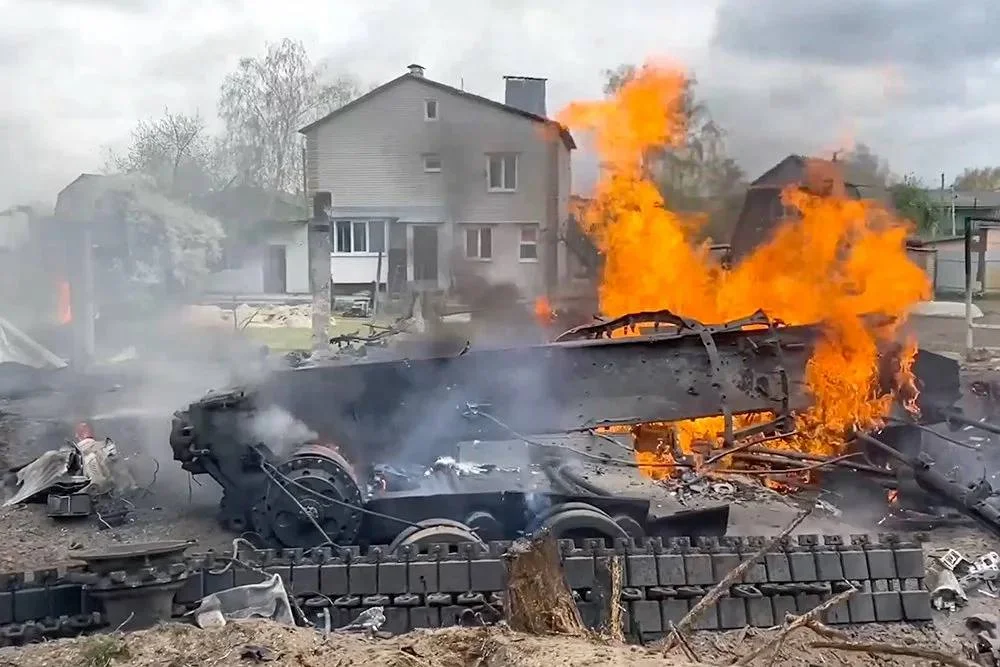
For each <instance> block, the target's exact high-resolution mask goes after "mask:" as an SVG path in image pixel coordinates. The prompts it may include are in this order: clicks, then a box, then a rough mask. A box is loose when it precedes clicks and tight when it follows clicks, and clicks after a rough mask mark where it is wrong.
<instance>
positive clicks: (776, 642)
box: [736, 587, 858, 665]
mask: <svg viewBox="0 0 1000 667" xmlns="http://www.w3.org/2000/svg"><path fill="white" fill-rule="evenodd" d="M857 592H858V589H857V588H854V587H851V589H850V590H846V591H843V592H842V593H837V594H836V595H834V596H833V597H832V598H830V599H829V600H827V601H825V602H823V603H822V604H819V605H817V606H815V607H813V608H812V609H810V610H809V611H807V612H806V613H804V614H802V615H801V616H792V615H791V614H788V615H786V616H785V620H786V622H787V620H788V618H789V616H791V617H792V618H793V619H794V620H792V621H791V622H790V623H787V625H785V626H784V627H783V628H782V629H781V632H779V633H778V634H777V636H775V637H774V639H772V640H771V641H769V642H767V643H765V644H764V645H762V646H760V647H759V648H756V649H754V650H753V651H751V652H750V653H747V654H746V655H745V656H743V657H742V658H740V659H739V660H737V661H736V664H737V665H749V664H750V663H751V662H753V661H754V660H756V659H757V658H758V657H760V655H761V654H763V653H764V652H765V651H767V650H768V649H770V648H772V647H775V652H777V651H780V650H781V645H782V644H784V642H785V638H786V637H788V635H789V634H791V633H792V632H794V631H795V630H797V629H799V628H801V627H808V626H809V625H810V623H811V622H813V621H817V622H818V621H819V616H820V614H822V613H823V612H824V611H826V610H827V609H829V608H830V607H835V606H837V605H838V604H840V603H841V602H844V601H846V600H847V598H849V597H851V596H852V595H854V594H855V593H857ZM824 627H825V626H824Z"/></svg>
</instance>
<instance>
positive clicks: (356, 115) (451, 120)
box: [300, 65, 576, 298]
mask: <svg viewBox="0 0 1000 667" xmlns="http://www.w3.org/2000/svg"><path fill="white" fill-rule="evenodd" d="M505 82H506V95H505V103H500V102H496V101H494V100H490V99H488V98H485V97H481V96H479V95H473V94H471V93H467V92H465V91H463V90H460V89H458V88H454V87H452V86H449V85H445V84H443V83H439V82H437V81H434V80H432V79H429V78H427V77H426V76H425V75H424V68H422V67H420V66H419V65H410V66H409V69H408V71H407V72H406V73H405V74H403V75H402V76H400V77H398V78H396V79H393V80H392V81H389V82H388V83H386V84H384V85H382V86H379V87H378V88H375V89H374V90H372V91H371V92H369V93H368V94H366V95H364V96H362V97H360V98H358V99H356V100H354V101H353V102H351V103H349V104H347V105H345V106H343V107H341V108H339V109H337V110H336V111H334V112H333V113H331V114H329V115H327V116H326V117H324V118H321V119H319V120H317V121H316V122H314V123H312V124H310V125H308V126H306V127H304V128H302V129H301V130H300V132H301V133H302V134H304V135H305V137H306V147H307V148H306V165H307V166H306V173H307V187H308V190H309V194H310V195H311V194H312V193H315V192H320V191H328V192H330V193H331V194H332V196H333V205H332V211H331V223H332V224H331V233H332V235H333V245H332V256H331V261H330V266H331V275H332V278H333V282H334V284H335V285H336V287H337V289H338V290H340V289H343V288H344V287H345V286H350V285H361V284H366V285H370V284H371V283H372V282H373V281H374V280H375V274H376V271H377V270H378V266H379V256H380V254H381V255H382V256H383V259H382V262H381V273H380V275H379V282H380V283H381V284H388V285H389V286H390V289H397V288H398V286H400V285H403V284H411V285H415V286H417V287H419V288H432V289H443V290H447V289H449V288H454V287H456V283H458V282H459V281H461V280H462V279H463V276H470V275H474V276H479V277H482V278H486V279H487V280H488V281H489V282H491V283H494V284H514V285H516V286H517V287H518V289H519V290H520V291H521V293H522V294H523V295H524V296H525V297H528V298H530V297H533V296H536V295H538V294H542V293H544V292H545V289H546V286H549V287H551V286H554V285H555V284H556V281H558V280H559V278H560V276H561V275H562V274H563V272H564V271H565V268H562V269H560V267H565V265H566V262H565V252H566V251H565V248H564V247H563V246H561V244H560V243H559V241H558V239H559V237H560V229H561V227H562V226H563V225H565V223H566V220H567V218H568V204H569V189H570V151H571V150H573V149H574V148H576V145H575V143H574V141H573V137H572V136H571V135H570V134H569V132H568V131H567V130H566V128H564V127H563V126H561V125H560V124H558V123H556V122H555V121H553V120H551V119H549V118H547V117H546V115H545V80H544V79H536V78H526V77H505Z"/></svg>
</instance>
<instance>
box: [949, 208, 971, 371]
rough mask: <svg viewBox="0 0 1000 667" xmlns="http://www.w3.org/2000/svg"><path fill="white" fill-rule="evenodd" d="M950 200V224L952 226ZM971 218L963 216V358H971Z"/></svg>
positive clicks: (953, 219) (953, 209)
mask: <svg viewBox="0 0 1000 667" xmlns="http://www.w3.org/2000/svg"><path fill="white" fill-rule="evenodd" d="M954 211H955V208H954V200H952V224H954V221H955V218H954ZM972 347H973V340H972V217H971V216H968V215H967V216H965V358H966V359H971V358H972Z"/></svg>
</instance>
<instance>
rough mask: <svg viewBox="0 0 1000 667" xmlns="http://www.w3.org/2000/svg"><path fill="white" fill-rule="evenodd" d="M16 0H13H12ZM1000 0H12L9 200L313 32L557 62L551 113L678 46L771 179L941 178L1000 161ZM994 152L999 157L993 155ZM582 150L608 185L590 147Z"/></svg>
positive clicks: (718, 112)
mask: <svg viewBox="0 0 1000 667" xmlns="http://www.w3.org/2000/svg"><path fill="white" fill-rule="evenodd" d="M0 4H2V2H0ZM996 27H1000V4H997V3H996V1H995V0H978V1H977V0H953V1H952V2H949V3H946V4H943V5H942V4H940V3H939V2H936V1H933V0H866V1H862V0H836V1H835V0H828V1H827V0H812V1H807V0H802V1H799V0H703V1H702V2H691V1H690V0H619V1H618V2H613V3H612V2H607V1H606V0H578V2H576V3H562V2H556V0H534V1H529V0H489V1H488V2H474V3H470V2H465V1H464V0H380V2H377V3H374V2H373V3H362V2H360V1H357V2H350V3H348V2H338V3H331V2H327V1H326V0H300V2H298V3H295V7H294V8H293V11H290V10H289V8H286V7H284V6H282V5H280V4H278V5H271V4H268V3H246V2H239V1H238V0H205V1H204V2H201V3H197V7H195V8H192V6H191V3H190V2H187V1H186V0H158V2H151V1H149V0H136V1H135V2H125V1H124V0H89V1H86V2H85V1H84V0H32V2H10V3H7V4H6V5H5V14H4V21H3V22H2V23H0V80H2V81H4V82H5V85H6V90H10V91H11V92H12V94H11V95H9V96H8V97H7V99H5V104H4V105H3V107H2V108H0V151H2V152H0V155H4V156H7V159H6V160H0V209H2V208H4V207H6V206H8V205H11V204H15V203H19V202H22V201H29V200H35V199H52V198H53V196H54V194H55V193H56V192H57V191H58V190H59V189H60V188H61V187H63V186H64V185H65V184H66V183H68V182H69V181H70V180H72V179H73V178H74V177H75V176H76V175H77V174H78V173H79V172H81V171H92V170H95V169H98V168H99V167H100V165H101V162H102V156H101V152H100V149H101V147H102V146H103V145H107V144H114V143H117V142H121V141H124V140H125V139H126V138H127V136H128V132H129V130H130V129H131V127H132V126H133V125H134V123H135V122H136V121H137V120H138V119H140V118H149V117H153V116H156V115H158V114H159V113H162V111H163V109H164V108H170V109H171V110H173V111H183V112H187V113H193V112H195V111H199V112H200V113H202V114H203V115H204V116H206V118H208V119H209V120H210V121H211V120H213V119H214V114H215V109H216V101H217V94H218V88H219V84H220V83H221V81H222V78H223V77H224V76H225V74H226V73H227V72H228V71H230V70H231V69H232V68H233V67H234V66H235V64H236V62H237V60H238V59H239V58H240V57H241V56H245V55H254V54H258V53H261V52H263V48H264V42H265V41H276V40H279V39H281V38H283V37H292V38H296V39H301V40H302V41H303V42H304V43H305V45H306V48H307V50H308V51H309V53H310V55H311V56H312V58H313V60H314V61H317V62H322V63H323V64H325V65H326V66H327V68H328V69H329V70H330V71H331V73H333V74H339V73H345V74H352V75H354V76H356V77H357V78H359V79H360V80H361V81H362V82H364V83H380V82H383V81H386V80H388V79H390V78H393V77H395V76H397V75H398V74H399V73H401V72H402V71H403V69H404V67H405V66H406V65H407V64H408V63H410V62H419V63H421V64H423V65H425V66H426V67H427V75H428V76H430V77H431V78H434V79H436V80H439V81H443V82H445V83H449V84H452V85H464V87H465V89H466V90H469V91H471V92H474V93H478V94H482V95H486V96H489V97H492V98H495V99H502V96H503V84H502V76H503V75H505V74H525V75H533V76H544V77H548V79H549V82H548V98H549V109H550V112H555V111H557V110H558V109H559V108H560V107H561V106H562V105H563V104H565V103H567V102H569V101H571V100H574V99H580V98H592V97H596V96H599V95H600V90H601V84H602V80H601V71H602V70H604V69H606V68H613V67H615V66H617V65H618V64H621V63H626V62H629V63H638V62H641V61H643V60H644V59H645V58H647V57H651V56H652V57H658V56H666V57H670V58H673V59H675V60H676V61H677V62H678V63H680V64H683V65H685V66H687V67H689V68H691V69H692V70H693V71H694V72H695V73H697V75H698V80H699V92H700V94H701V95H702V96H703V97H704V99H705V100H706V101H707V102H708V105H709V107H710V109H711V111H712V113H713V115H714V116H715V117H716V118H717V120H719V121H720V122H721V124H722V125H723V126H724V127H725V128H726V129H727V131H728V136H729V146H730V149H731V152H732V153H733V155H734V157H736V158H737V160H738V161H739V162H740V163H741V164H742V165H743V166H744V168H745V169H746V171H747V172H748V174H750V175H751V176H754V175H756V174H758V173H760V172H761V171H763V170H764V169H766V168H767V167H769V166H770V165H771V164H773V163H774V162H776V161H777V160H779V159H781V158H782V157H783V156H784V155H787V154H788V153H793V152H796V153H809V152H829V151H832V150H835V149H837V148H843V147H844V145H845V143H849V142H850V141H852V140H856V141H863V142H865V143H867V144H869V145H870V146H872V147H873V148H874V149H875V150H876V151H877V152H879V153H880V154H882V155H884V156H885V157H886V158H888V160H889V162H890V164H891V165H892V167H893V168H894V169H895V170H896V171H898V172H908V171H916V172H917V173H918V174H921V175H923V176H925V178H927V179H928V180H936V174H938V173H939V172H940V171H946V172H948V174H949V179H950V178H951V175H953V174H955V173H958V172H959V171H961V169H962V168H963V167H965V166H970V165H976V164H984V163H990V162H1000V138H997V139H994V137H1000V134H998V133H997V132H996V129H997V121H995V120H993V119H994V118H1000V113H998V111H1000V90H998V89H997V88H996V86H995V83H994V82H995V81H996V79H997V76H998V75H1000V68H998V65H997V61H998V59H1000V42H997V41H996V40H995V38H994V34H993V33H994V32H995V29H996ZM991 156H997V157H991ZM579 157H580V159H578V160H576V161H575V163H574V164H575V167H574V170H575V172H576V176H577V178H576V179H575V180H576V181H577V184H578V185H580V186H582V185H583V184H585V183H587V182H589V181H592V177H593V174H592V173H591V172H592V171H593V165H594V163H595V161H594V160H593V157H592V156H587V155H580V156H579Z"/></svg>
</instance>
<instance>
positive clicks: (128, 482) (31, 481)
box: [3, 438, 135, 507]
mask: <svg viewBox="0 0 1000 667" xmlns="http://www.w3.org/2000/svg"><path fill="white" fill-rule="evenodd" d="M60 484H65V485H80V486H82V488H80V490H81V491H85V492H87V493H89V494H91V495H95V496H97V495H101V494H103V493H107V492H108V491H111V490H115V491H118V492H126V491H131V490H133V489H134V488H135V481H134V480H133V478H132V475H131V473H130V472H129V470H128V467H127V465H126V463H125V461H124V460H123V459H121V458H120V457H119V456H118V447H117V446H116V445H115V443H114V441H113V440H111V438H106V439H105V440H104V441H100V440H94V439H93V438H84V439H83V440H81V441H80V442H77V443H76V444H74V445H67V446H65V447H61V448H59V449H53V450H50V451H47V452H45V453H44V454H42V455H41V456H39V457H38V458H37V459H35V460H34V461H32V462H31V463H29V464H28V465H26V466H24V467H23V468H21V469H20V470H18V471H17V474H16V477H15V483H14V488H13V489H12V490H10V491H8V493H11V495H10V497H9V498H7V500H6V501H4V503H3V506H4V507H10V506H12V505H18V504H20V503H23V502H26V501H27V500H29V499H30V498H32V497H33V496H36V495H38V494H40V493H43V492H45V491H47V490H49V489H51V488H53V487H55V486H57V485H60Z"/></svg>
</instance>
